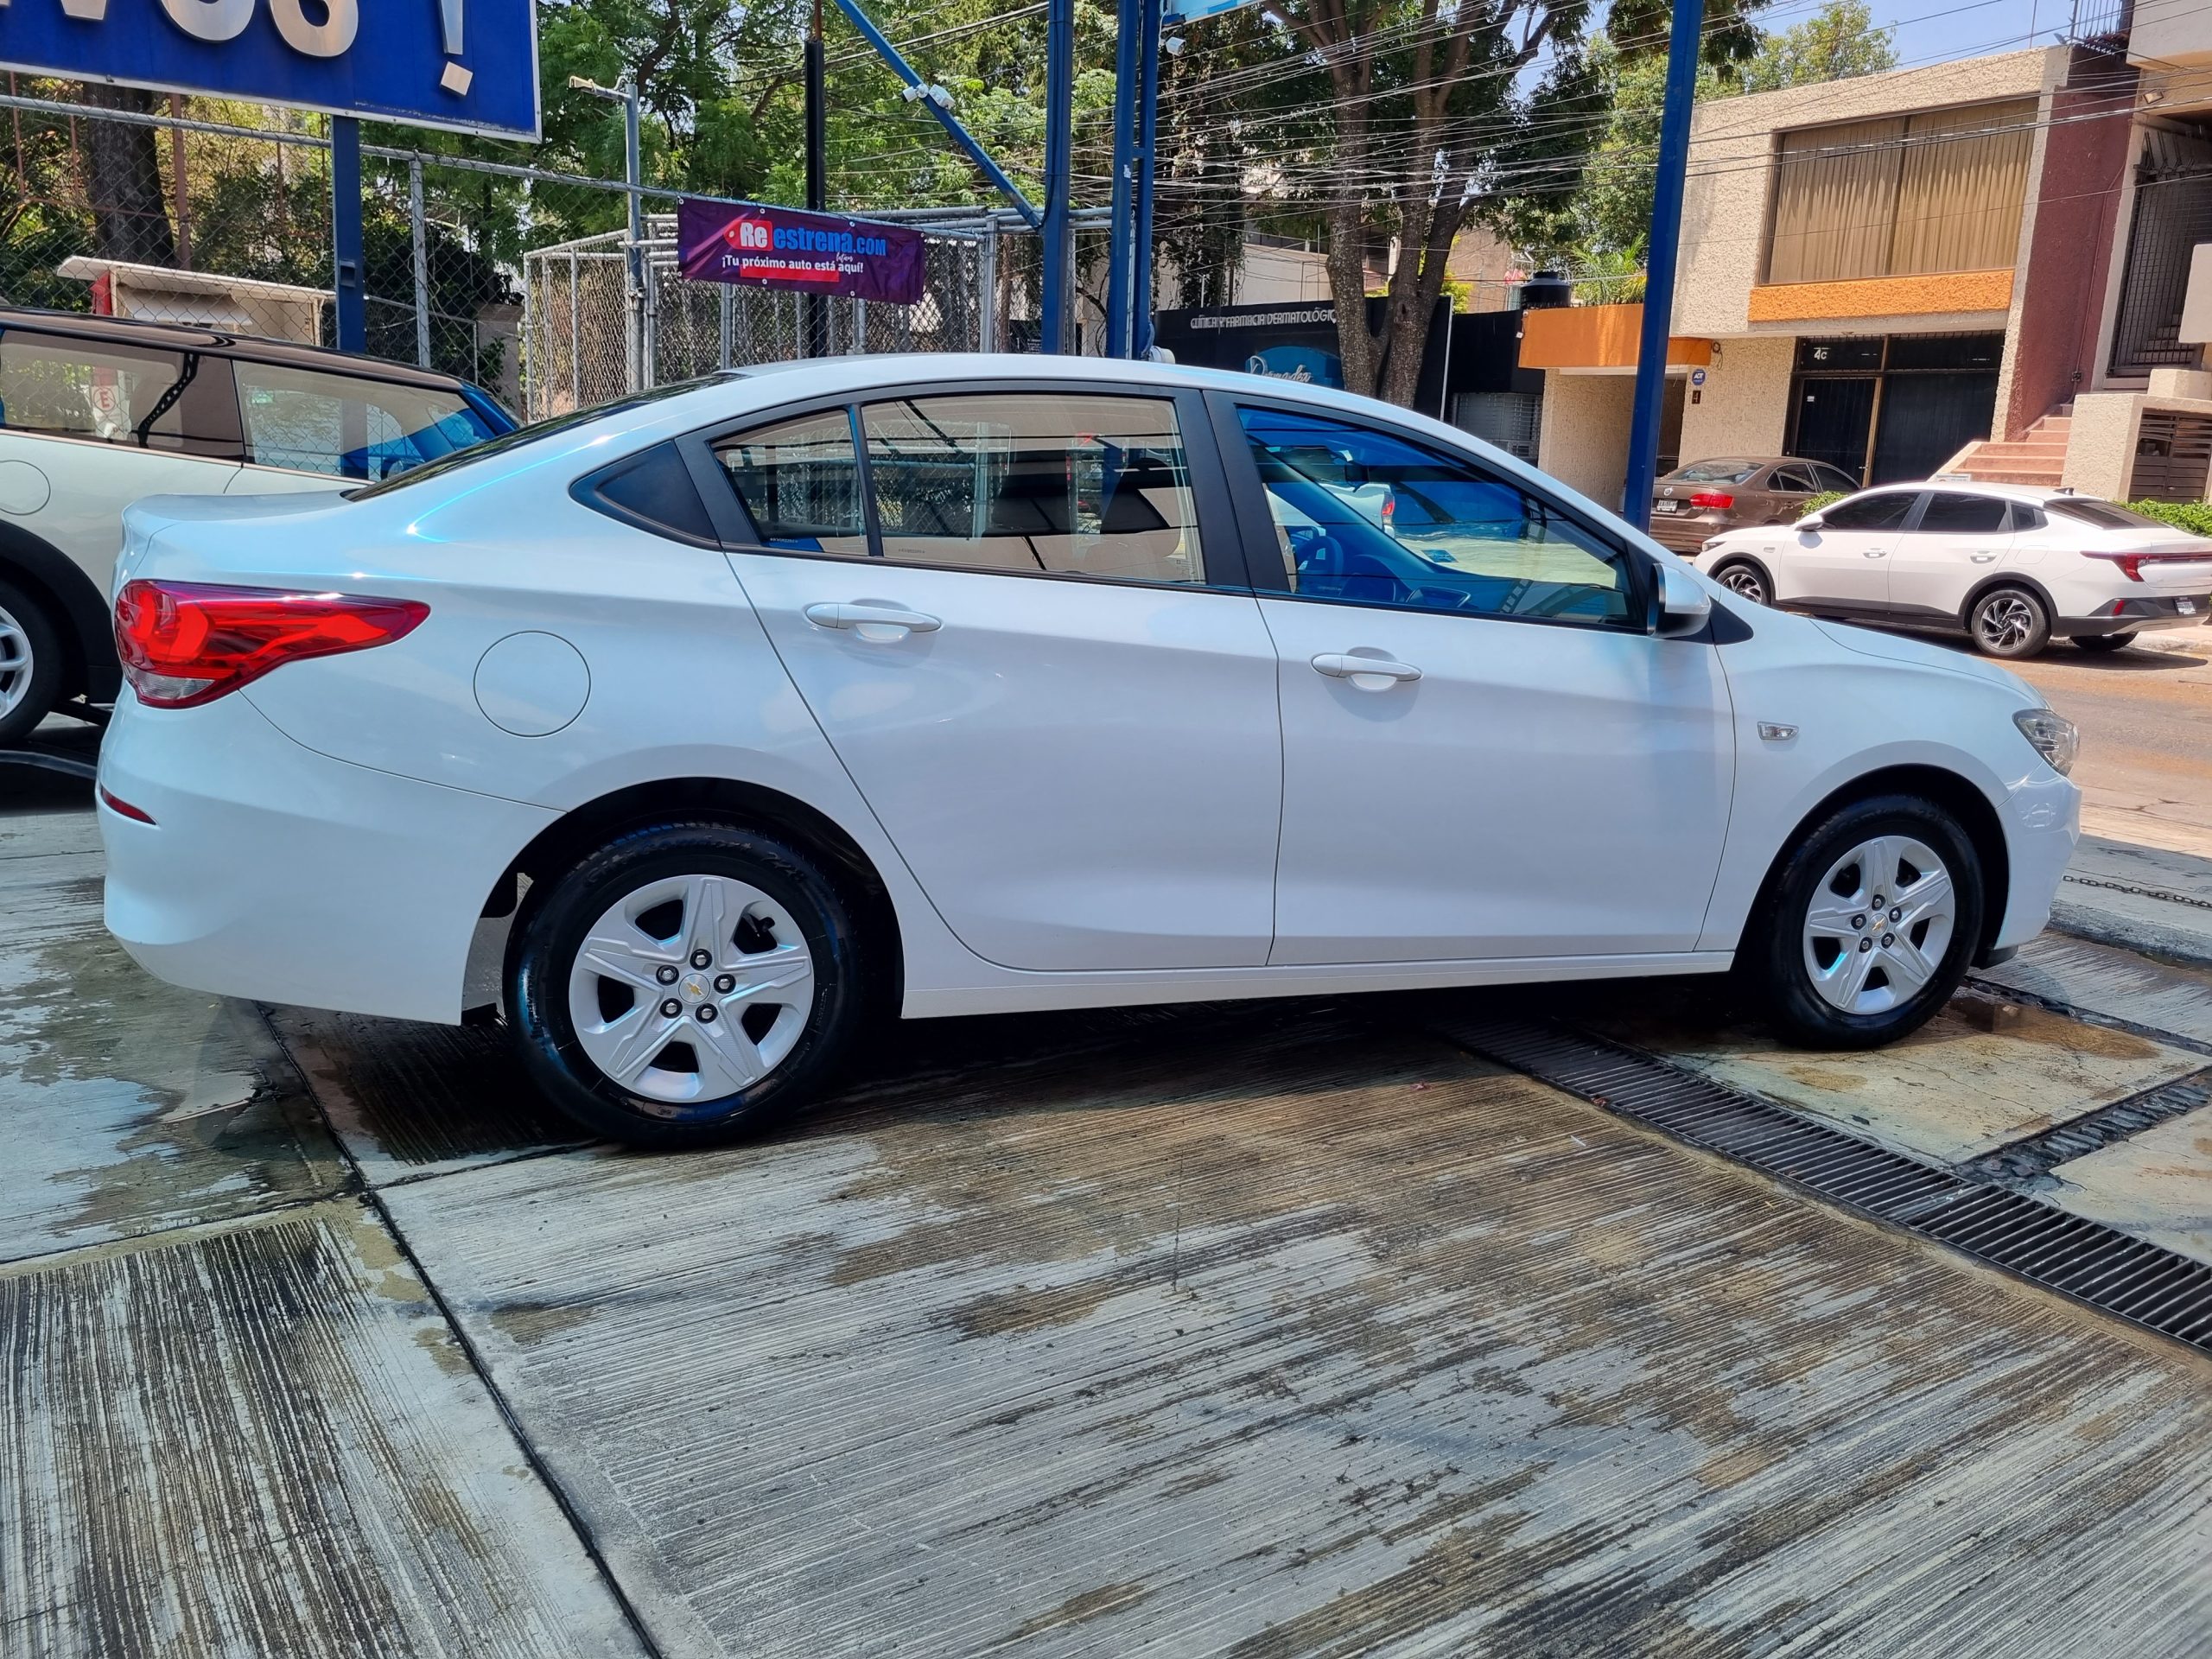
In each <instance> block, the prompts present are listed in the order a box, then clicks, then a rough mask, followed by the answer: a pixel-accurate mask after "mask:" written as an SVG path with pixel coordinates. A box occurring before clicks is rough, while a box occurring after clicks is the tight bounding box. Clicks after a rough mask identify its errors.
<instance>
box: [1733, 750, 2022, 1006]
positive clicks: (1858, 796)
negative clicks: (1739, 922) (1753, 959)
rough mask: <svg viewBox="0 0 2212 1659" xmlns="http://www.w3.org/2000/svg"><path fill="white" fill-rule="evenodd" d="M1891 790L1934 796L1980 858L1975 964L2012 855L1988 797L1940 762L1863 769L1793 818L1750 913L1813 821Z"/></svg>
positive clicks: (1996, 918) (2004, 891) (2000, 920)
mask: <svg viewBox="0 0 2212 1659" xmlns="http://www.w3.org/2000/svg"><path fill="white" fill-rule="evenodd" d="M1893 794H1909V795H1919V796H1922V797H1924V798H1927V799H1929V800H1931V801H1934V802H1935V803H1936V804H1937V805H1939V806H1941V807H1942V808H1943V809H1944V810H1947V811H1948V812H1949V813H1950V814H1951V815H1952V816H1953V817H1955V818H1957V819H1958V821H1959V823H1960V825H1961V828H1963V829H1965V830H1966V832H1967V839H1968V840H1970V841H1971V842H1973V843H1974V855H1975V857H1977V858H1979V859H1980V861H1981V877H1982V917H1981V929H1980V938H1976V939H1975V940H1974V955H1973V956H1972V957H1969V958H1968V960H1969V961H1970V962H1973V963H1980V961H1981V959H1982V958H1983V957H1985V956H1986V954H1987V953H1988V951H1989V949H1990V947H1991V946H1992V945H1993V944H1995V942H1996V939H1997V934H1998V930H1999V928H2001V927H2002V926H2003V925H2004V924H2005V905H2006V902H2007V899H2008V898H2009V896H2010V894H2011V893H2012V855H2011V852H2010V850H2009V849H2007V848H2006V846H2005V825H2004V822H2003V820H2002V819H2000V818H1999V817H1998V815H1997V808H1996V807H1995V806H1994V805H1993V804H1992V803H1991V801H1990V799H1989V798H1988V797H1987V796H1986V795H1985V794H1983V793H1982V792H1981V791H1980V789H1978V788H1977V787H1975V785H1974V783H1973V782H1972V781H1971V780H1970V779H1967V778H1965V777H1962V776H1961V774H1959V773H1958V772H1951V771H1948V770H1946V769H1945V768H1943V767H1942V766H1929V765H1927V764H1925V763H1909V764H1905V765H1901V766H1883V767H1879V768H1878V769H1877V770H1875V771H1872V772H1862V773H1861V774H1859V776H1858V777H1856V778H1853V779H1850V780H1849V781H1848V782H1846V783H1843V784H1839V785H1837V786H1836V787H1835V788H1834V789H1832V790H1830V791H1828V792H1827V794H1826V795H1824V796H1822V797H1821V798H1820V799H1819V800H1818V801H1816V802H1815V803H1814V804H1813V806H1812V808H1811V809H1810V810H1808V811H1807V812H1806V813H1805V814H1804V815H1803V816H1802V817H1800V818H1799V819H1798V820H1797V822H1796V824H1795V825H1793V826H1792V827H1791V829H1790V831H1789V835H1788V836H1786V837H1784V838H1783V842H1782V844H1781V845H1780V846H1779V847H1778V848H1777V849H1776V851H1775V855H1774V858H1773V861H1771V862H1770V864H1768V866H1767V868H1766V874H1765V875H1764V876H1763V877H1762V878H1761V879H1760V881H1759V890H1758V899H1757V900H1756V901H1755V902H1754V903H1753V905H1752V906H1751V915H1752V916H1754V917H1764V915H1765V914H1766V913H1767V911H1768V909H1769V907H1770V906H1771V905H1772V903H1773V902H1774V890H1775V884H1776V883H1777V881H1779V880H1781V877H1782V868H1783V865H1784V864H1785V863H1787V862H1788V861H1789V855H1790V854H1791V853H1792V852H1793V851H1795V850H1796V848H1797V847H1798V845H1799V844H1800V843H1801V842H1802V841H1803V840H1804V838H1805V836H1806V835H1807V833H1808V831H1809V830H1810V829H1812V827H1813V826H1814V825H1815V824H1816V823H1819V822H1820V821H1821V819H1822V818H1824V817H1827V816H1828V814H1830V813H1832V812H1834V811H1837V810H1840V809H1841V808H1843V807H1846V806H1848V805H1850V804H1852V803H1853V802H1854V801H1863V800H1867V799H1870V798H1872V797H1874V796H1877V795H1893ZM1746 931H1747V932H1748V931H1749V930H1748V929H1747V930H1746Z"/></svg>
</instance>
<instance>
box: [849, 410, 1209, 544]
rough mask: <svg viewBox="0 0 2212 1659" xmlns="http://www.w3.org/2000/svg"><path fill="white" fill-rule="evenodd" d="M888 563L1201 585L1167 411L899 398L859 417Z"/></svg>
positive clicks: (1177, 440)
mask: <svg viewBox="0 0 2212 1659" xmlns="http://www.w3.org/2000/svg"><path fill="white" fill-rule="evenodd" d="M861 431H862V433H863V435H864V436H865V438H866V441H867V443H868V479H869V481H870V483H871V485H872V486H873V487H874V492H875V510H876V518H877V524H878V528H879V529H880V531H881V533H882V550H883V556H884V557H885V558H886V559H887V560H890V561H892V562H893V563H900V564H937V565H946V566H950V567H953V568H956V569H973V570H1008V571H1016V572H1024V573H1028V574H1032V575H1035V574H1039V573H1042V574H1049V575H1082V576H1101V577H1106V578H1109V579H1111V580H1115V581H1119V582H1178V583H1183V582H1204V581H1205V567H1204V565H1203V563H1201V560H1200V557H1199V550H1198V513H1197V509H1196V505H1195V504H1194V502H1193V499H1192V493H1191V479H1190V471H1189V467H1188V466H1187V465H1186V463H1185V460H1184V455H1183V438H1182V434H1181V432H1180V431H1179V429H1177V426H1176V423H1175V405H1174V404H1173V403H1172V402H1171V401H1169V400H1168V399H1166V398H1164V397H1112V396H1093V395H1090V394H1084V393H1061V392H1031V393H1013V394H1001V395H996V396H988V397H987V396H969V397H902V398H899V399H898V400H897V401H895V402H892V403H881V404H868V406H867V407H866V408H865V409H863V410H861Z"/></svg>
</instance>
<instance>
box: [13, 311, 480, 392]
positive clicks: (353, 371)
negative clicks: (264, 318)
mask: <svg viewBox="0 0 2212 1659" xmlns="http://www.w3.org/2000/svg"><path fill="white" fill-rule="evenodd" d="M7 328H27V329H32V330H35V331H36V332H38V333H40V334H67V335H68V336H70V337H71V338H72V339H74V340H111V341H112V342H114V343H115V344H116V345H118V346H162V347H166V348H168V349H169V350H172V351H183V352H205V353H209V354H211V355H213V356H218V357H243V358H245V359H249V360H251V361H252V362H256V363H281V364H283V365H287V366H288V367H292V368H302V369H319V370H321V371H322V372H324V373H326V374H346V375H352V376H353V377H354V378H358V379H363V380H382V381H385V382H386V383H387V384H391V385H410V386H425V387H436V388H438V389H439V390H441V391H451V390H453V389H454V388H455V387H457V386H460V385H462V384H464V383H463V382H462V380H461V378H460V377H459V376H458V375H451V374H445V373H442V372H440V371H438V370H435V369H419V368H416V367H415V366H414V365H412V364H408V363H393V362H391V361H388V360H387V359H384V358H380V357H365V356H362V355H361V354H359V353H355V352H334V351H332V350H330V349H328V348H327V347H326V346H305V345H302V344H301V343H300V342H299V341H298V340H270V339H267V338H264V336H261V335H258V334H226V333H224V332H221V331H219V330H217V329H213V328H200V327H191V326H189V325H187V324H182V323H173V322H149V321H145V320H144V319H143V318H139V317H104V316H96V315H93V314H92V313H91V312H87V311H48V310H42V309H40V308H36V307H34V306H27V305H0V329H7Z"/></svg>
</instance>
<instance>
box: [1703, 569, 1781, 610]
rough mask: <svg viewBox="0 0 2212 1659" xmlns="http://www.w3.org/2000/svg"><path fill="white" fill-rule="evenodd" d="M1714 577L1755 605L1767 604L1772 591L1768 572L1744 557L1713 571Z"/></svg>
mask: <svg viewBox="0 0 2212 1659" xmlns="http://www.w3.org/2000/svg"><path fill="white" fill-rule="evenodd" d="M1713 580H1714V581H1715V582H1719V584H1720V585H1721V586H1722V587H1723V588H1726V589H1727V590H1728V591H1729V592H1730V593H1732V594H1738V595H1739V596H1740V597H1742V598H1745V599H1748V600H1750V601H1751V603H1752V604H1754V605H1764V604H1766V603H1767V602H1768V601H1769V599H1770V595H1771V593H1772V590H1771V589H1770V588H1768V586H1767V581H1766V572H1765V571H1764V570H1762V569H1759V568H1758V566H1757V565H1756V564H1752V563H1748V562H1747V561H1745V560H1742V559H1738V560H1736V561H1734V562H1733V563H1728V564H1724V565H1722V566H1721V567H1720V568H1719V569H1717V570H1715V571H1714V572H1713Z"/></svg>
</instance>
